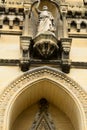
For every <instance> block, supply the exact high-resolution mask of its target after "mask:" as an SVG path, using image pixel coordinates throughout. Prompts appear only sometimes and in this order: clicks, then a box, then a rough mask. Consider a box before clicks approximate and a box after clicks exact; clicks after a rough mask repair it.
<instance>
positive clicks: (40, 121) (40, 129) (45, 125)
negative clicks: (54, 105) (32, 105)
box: [30, 98, 55, 130]
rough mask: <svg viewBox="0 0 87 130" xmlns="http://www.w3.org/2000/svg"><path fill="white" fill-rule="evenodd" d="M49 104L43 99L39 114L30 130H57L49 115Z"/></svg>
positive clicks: (40, 102) (40, 103)
mask: <svg viewBox="0 0 87 130" xmlns="http://www.w3.org/2000/svg"><path fill="white" fill-rule="evenodd" d="M48 105H49V104H48V102H47V100H46V99H44V98H42V99H41V100H40V101H39V107H40V108H39V109H40V110H39V112H37V114H36V116H35V119H34V121H33V124H32V127H31V129H30V130H55V126H54V123H53V120H52V119H51V115H50V114H49V113H48V111H47V109H48Z"/></svg>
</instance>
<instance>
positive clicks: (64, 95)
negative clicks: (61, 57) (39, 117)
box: [1, 66, 86, 130]
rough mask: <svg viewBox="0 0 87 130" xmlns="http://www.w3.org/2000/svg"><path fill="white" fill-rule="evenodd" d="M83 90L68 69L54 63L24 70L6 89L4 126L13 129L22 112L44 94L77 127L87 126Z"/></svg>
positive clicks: (6, 129)
mask: <svg viewBox="0 0 87 130" xmlns="http://www.w3.org/2000/svg"><path fill="white" fill-rule="evenodd" d="M74 86H75V87H74ZM76 88H78V89H76ZM75 89H76V90H75ZM79 90H80V88H79V86H78V85H77V84H76V83H75V82H74V81H72V80H71V79H70V78H68V77H67V76H66V75H65V74H64V73H62V72H59V71H58V70H56V69H53V68H50V67H46V66H45V67H40V68H37V69H33V70H31V71H29V72H26V73H24V74H23V75H22V76H20V77H19V78H17V79H16V80H15V81H14V82H13V83H11V84H10V85H9V86H8V87H7V89H6V90H5V92H4V93H3V95H5V97H4V100H7V105H6V106H5V113H4V117H3V118H4V122H3V126H4V128H3V130H11V127H12V124H13V123H14V121H15V119H16V118H17V117H18V115H19V114H20V113H21V112H22V111H24V110H25V109H26V108H28V107H29V106H31V105H32V104H34V103H36V102H37V101H39V100H40V99H41V98H46V99H47V100H48V101H49V102H50V103H51V104H54V105H55V106H56V107H58V108H60V109H61V110H62V111H63V112H64V113H66V115H67V116H68V117H69V118H70V120H71V122H72V124H73V126H74V128H75V129H76V130H77V129H78V130H83V129H84V130H86V122H85V121H86V120H85V113H84V108H83V106H82V104H81V102H80V99H78V97H79V94H80V92H81V90H80V91H79ZM6 92H8V93H9V95H8V94H7V93H6ZM75 92H76V93H75ZM6 94H7V95H6ZM3 95H2V99H3ZM8 96H9V97H8ZM8 99H9V100H8ZM1 106H3V103H2V104H1ZM7 118H8V120H7Z"/></svg>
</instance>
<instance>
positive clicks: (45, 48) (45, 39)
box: [33, 32, 59, 59]
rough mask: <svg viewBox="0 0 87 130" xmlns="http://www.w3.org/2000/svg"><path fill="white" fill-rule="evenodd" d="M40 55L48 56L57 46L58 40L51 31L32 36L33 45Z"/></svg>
mask: <svg viewBox="0 0 87 130" xmlns="http://www.w3.org/2000/svg"><path fill="white" fill-rule="evenodd" d="M33 47H34V48H35V49H36V50H37V52H38V53H39V55H40V56H42V57H43V58H45V59H46V58H49V57H50V56H52V54H53V53H54V51H55V50H57V49H58V48H59V47H58V40H57V39H56V37H55V35H53V34H52V33H49V32H48V33H43V34H39V35H37V36H36V37H35V38H34V46H33Z"/></svg>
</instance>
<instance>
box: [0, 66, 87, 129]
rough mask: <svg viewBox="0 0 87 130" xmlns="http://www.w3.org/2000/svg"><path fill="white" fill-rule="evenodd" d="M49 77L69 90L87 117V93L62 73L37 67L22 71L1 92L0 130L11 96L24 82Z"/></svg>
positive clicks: (24, 84) (29, 82) (23, 85)
mask: <svg viewBox="0 0 87 130" xmlns="http://www.w3.org/2000/svg"><path fill="white" fill-rule="evenodd" d="M44 78H46V79H50V80H52V81H54V82H56V83H58V84H60V85H62V86H65V87H66V89H67V90H69V91H71V92H72V93H73V94H74V95H75V96H76V97H77V99H79V101H80V102H81V104H82V106H83V109H84V112H85V114H86V118H87V94H86V93H85V92H84V91H83V90H82V88H81V87H80V86H79V85H78V84H77V83H76V82H75V81H73V80H72V79H71V78H69V77H68V76H66V75H65V74H64V73H62V72H60V71H58V70H57V69H53V68H50V67H47V66H44V67H39V68H36V69H33V70H30V71H28V72H26V73H24V74H23V75H22V76H21V77H19V78H17V79H16V80H15V81H13V82H12V83H11V84H10V85H9V86H8V87H7V88H6V89H5V90H4V92H3V93H2V95H1V97H0V130H3V123H4V117H5V112H6V109H7V106H8V104H9V102H10V100H11V98H12V96H13V95H14V94H15V93H16V92H18V91H20V90H21V89H23V88H24V87H25V86H26V84H31V83H33V82H35V81H38V80H40V79H44Z"/></svg>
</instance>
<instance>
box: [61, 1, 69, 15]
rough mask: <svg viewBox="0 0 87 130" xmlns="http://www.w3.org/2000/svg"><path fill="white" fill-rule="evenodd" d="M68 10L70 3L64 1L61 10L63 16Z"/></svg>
mask: <svg viewBox="0 0 87 130" xmlns="http://www.w3.org/2000/svg"><path fill="white" fill-rule="evenodd" d="M67 11H68V4H66V3H64V4H61V5H60V12H61V15H62V16H66V14H67Z"/></svg>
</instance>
